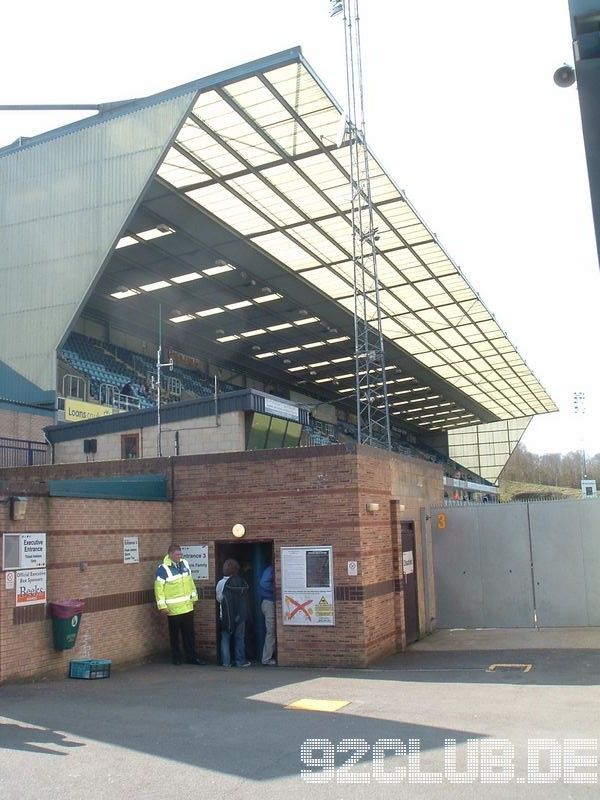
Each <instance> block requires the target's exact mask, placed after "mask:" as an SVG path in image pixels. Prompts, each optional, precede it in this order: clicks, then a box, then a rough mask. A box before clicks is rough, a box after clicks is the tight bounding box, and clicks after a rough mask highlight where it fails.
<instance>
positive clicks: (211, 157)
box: [159, 55, 556, 430]
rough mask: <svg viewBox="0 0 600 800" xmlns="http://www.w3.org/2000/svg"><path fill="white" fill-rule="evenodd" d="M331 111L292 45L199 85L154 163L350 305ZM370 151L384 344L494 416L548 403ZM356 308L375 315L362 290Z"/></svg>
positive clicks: (193, 197)
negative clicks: (261, 65) (279, 56)
mask: <svg viewBox="0 0 600 800" xmlns="http://www.w3.org/2000/svg"><path fill="white" fill-rule="evenodd" d="M340 117H341V114H340V110H339V108H338V107H337V105H336V103H335V101H334V100H333V98H332V97H331V96H330V95H329V94H328V93H327V91H326V90H325V89H324V88H323V86H322V84H321V82H320V81H319V79H318V78H317V76H316V75H315V74H314V73H313V72H312V70H311V69H310V67H309V66H308V65H307V64H306V63H305V62H304V60H303V59H302V57H301V55H298V57H297V60H293V62H292V63H286V64H285V65H284V66H277V67H274V68H266V67H265V69H264V70H263V71H261V70H260V69H259V70H255V71H254V74H251V75H248V74H246V75H242V76H240V75H237V76H235V75H234V76H233V77H231V79H230V80H228V81H224V82H223V83H221V84H220V85H219V86H218V88H215V87H214V86H211V87H210V88H207V89H205V90H204V91H200V92H199V94H198V97H197V99H196V101H195V103H194V105H193V109H192V111H191V113H190V114H189V116H188V119H187V120H186V121H185V123H184V125H183V126H182V128H181V131H180V132H179V134H178V135H177V137H176V140H175V142H174V143H173V145H172V147H171V149H170V150H169V152H168V154H167V156H166V158H165V161H164V163H163V165H162V166H161V168H160V170H159V176H160V177H161V179H162V180H164V181H166V182H167V183H169V184H171V185H172V186H173V187H175V188H176V189H177V190H179V191H180V192H182V193H185V195H186V196H187V198H188V199H189V200H190V201H191V202H193V203H195V204H196V205H197V206H198V207H200V208H201V209H203V210H205V211H207V212H208V213H209V214H210V215H212V217H214V218H216V219H217V220H218V221H220V222H221V223H223V224H224V225H225V226H227V227H228V228H230V229H231V230H232V231H233V232H235V233H236V234H237V235H239V236H241V237H243V238H245V239H246V240H247V241H248V242H250V243H251V244H252V245H253V246H254V247H255V248H258V249H259V250H261V251H263V252H264V253H265V254H268V255H269V256H270V257H271V258H272V259H273V260H274V261H275V262H276V263H277V264H278V265H279V266H280V267H281V268H283V269H284V270H289V271H290V273H293V274H295V275H296V276H297V277H299V278H301V279H302V280H303V281H306V282H307V283H308V284H310V285H311V286H312V287H313V288H314V289H315V290H316V291H318V292H319V293H320V294H321V295H323V296H324V298H326V301H327V302H330V303H332V304H333V305H337V306H340V307H341V308H343V309H346V310H347V311H348V312H350V313H352V312H353V310H354V292H353V272H354V269H353V241H352V240H353V237H352V220H351V217H350V209H351V181H350V149H349V147H348V145H347V144H342V145H340V146H338V143H337V132H338V130H339V123H340ZM368 162H369V172H370V179H371V193H372V198H373V203H374V212H375V217H374V219H375V221H374V224H375V227H376V228H377V234H378V239H377V269H378V281H379V284H380V301H381V308H382V313H383V318H384V319H383V333H384V336H385V339H386V347H387V348H391V350H390V352H394V351H396V352H398V353H399V355H400V354H408V356H410V358H411V359H413V361H411V363H415V362H416V363H417V364H419V365H420V367H422V370H421V372H422V374H435V375H436V376H438V378H439V379H440V380H441V381H443V382H446V383H447V384H449V385H450V386H453V387H455V388H456V389H459V390H460V392H462V393H463V395H466V396H467V397H468V398H470V399H471V400H472V401H473V402H474V403H477V404H478V405H479V406H480V407H481V408H483V409H485V411H486V412H487V413H488V415H489V416H491V417H496V418H497V419H499V420H508V419H514V418H524V417H531V416H532V415H534V414H538V413H543V412H547V411H554V410H556V406H555V405H554V403H553V402H552V400H551V398H550V397H549V396H548V394H547V393H546V391H545V390H544V388H543V387H542V386H541V385H540V383H539V381H538V380H537V379H536V378H535V376H534V375H533V373H532V372H531V371H530V369H529V368H528V366H527V364H526V363H525V362H524V361H523V359H522V358H521V356H520V355H519V353H518V352H517V351H516V349H515V347H514V346H513V345H512V343H511V342H510V341H509V340H508V338H507V336H506V334H505V333H504V332H503V331H502V329H501V328H500V326H499V325H498V323H497V322H496V321H495V320H494V318H493V316H492V314H491V313H490V312H489V310H488V309H487V308H486V307H485V305H484V303H483V302H482V301H481V298H480V297H479V296H478V294H477V292H476V291H475V290H474V289H473V287H472V286H471V285H470V283H469V282H468V281H467V279H466V278H465V276H464V275H463V274H462V272H461V271H460V270H459V269H458V267H457V266H456V265H455V264H454V262H453V261H452V259H451V258H450V256H449V255H448V253H447V252H446V251H445V250H444V248H443V247H442V246H441V244H440V243H439V242H438V241H437V239H436V237H435V235H434V234H432V232H431V231H430V230H429V228H428V227H427V225H426V224H425V223H424V222H423V220H422V219H421V218H420V217H419V215H418V214H417V212H416V211H415V209H414V208H413V207H412V205H411V204H410V203H409V201H408V200H407V198H406V197H405V195H404V194H403V193H402V192H401V191H400V190H399V189H398V188H397V187H396V185H395V183H394V181H393V180H392V178H391V177H390V176H389V175H388V174H387V173H386V172H385V170H384V169H383V168H382V166H381V164H380V163H379V162H378V160H377V159H376V158H375V156H374V155H373V154H372V153H369V154H368ZM369 288H371V287H369ZM367 308H368V313H369V314H372V313H373V310H374V309H373V306H372V303H371V301H370V299H369V301H368V302H367ZM369 318H371V317H369ZM273 349H274V350H275V348H273ZM300 366H302V365H298V364H294V365H293V366H292V367H291V368H290V369H294V370H297V369H299V368H300ZM328 377H329V376H321V375H319V376H318V379H319V380H322V381H324V380H326V379H328ZM438 385H439V384H438ZM340 391H341V390H340ZM455 396H456V395H455ZM447 399H448V398H444V397H441V398H440V401H439V402H440V403H442V402H444V401H445V400H447ZM434 405H435V404H434ZM475 409H476V407H475V406H473V408H471V409H467V412H465V413H471V412H473V411H474V410H475ZM397 410H398V413H402V411H401V408H400V407H399V408H398V409H397ZM463 411H464V409H463ZM412 416H413V417H414V419H416V420H417V424H419V425H422V426H423V427H424V428H425V429H433V430H440V429H442V430H446V429H450V428H453V427H456V428H461V427H464V426H465V425H467V424H473V419H470V420H469V418H466V417H465V416H464V414H463V415H461V414H460V413H458V412H456V409H455V408H454V407H453V406H452V405H451V406H450V407H448V408H447V409H446V411H444V410H442V409H437V407H436V408H433V409H432V408H428V409H425V408H423V409H422V410H421V411H419V412H418V413H416V416H415V414H413V415H412Z"/></svg>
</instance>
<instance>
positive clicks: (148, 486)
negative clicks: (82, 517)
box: [48, 475, 168, 501]
mask: <svg viewBox="0 0 600 800" xmlns="http://www.w3.org/2000/svg"><path fill="white" fill-rule="evenodd" d="M48 490H49V494H50V497H88V498H95V499H98V500H165V501H166V500H168V497H167V478H166V475H124V476H120V477H118V478H77V479H74V480H58V481H48Z"/></svg>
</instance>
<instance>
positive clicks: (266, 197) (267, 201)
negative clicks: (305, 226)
mask: <svg viewBox="0 0 600 800" xmlns="http://www.w3.org/2000/svg"><path fill="white" fill-rule="evenodd" d="M229 186H231V187H232V188H233V189H234V190H235V191H236V192H238V193H239V194H241V195H242V196H243V197H244V198H245V199H246V200H247V201H248V202H249V204H250V205H252V206H253V207H254V208H256V209H257V210H260V211H262V212H263V213H264V214H266V215H267V216H268V217H269V219H271V220H273V221H274V222H275V223H276V224H278V225H291V224H293V223H296V222H302V217H301V216H300V214H298V213H297V212H296V211H294V209H293V208H292V207H291V206H290V205H289V204H288V203H286V202H285V201H284V200H282V199H281V197H279V195H277V194H275V192H274V191H273V190H272V189H270V188H269V187H268V185H267V184H266V183H265V182H264V181H261V180H260V178H258V177H256V175H243V176H242V177H240V178H236V179H235V180H231V181H230V182H229Z"/></svg>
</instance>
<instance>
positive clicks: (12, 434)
mask: <svg viewBox="0 0 600 800" xmlns="http://www.w3.org/2000/svg"><path fill="white" fill-rule="evenodd" d="M52 422H53V418H52V417H48V416H45V415H41V414H25V413H23V412H22V411H10V410H9V409H5V408H0V436H4V437H6V438H8V439H27V440H28V441H30V442H43V441H45V440H44V434H43V428H45V427H46V425H51V424H52Z"/></svg>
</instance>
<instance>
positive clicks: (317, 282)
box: [301, 267, 354, 299]
mask: <svg viewBox="0 0 600 800" xmlns="http://www.w3.org/2000/svg"><path fill="white" fill-rule="evenodd" d="M301 275H302V277H303V278H305V279H306V280H307V281H309V282H310V283H312V284H313V285H314V286H316V287H317V288H318V289H320V290H321V291H322V292H325V294H326V295H327V296H328V297H333V298H334V299H335V298H340V297H348V296H349V295H353V294H354V290H353V288H352V285H351V284H350V283H349V282H347V281H345V280H343V279H342V278H338V276H337V275H335V274H334V273H333V272H332V271H331V270H330V269H327V268H326V267H323V268H321V269H311V270H307V271H306V272H302V273H301Z"/></svg>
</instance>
